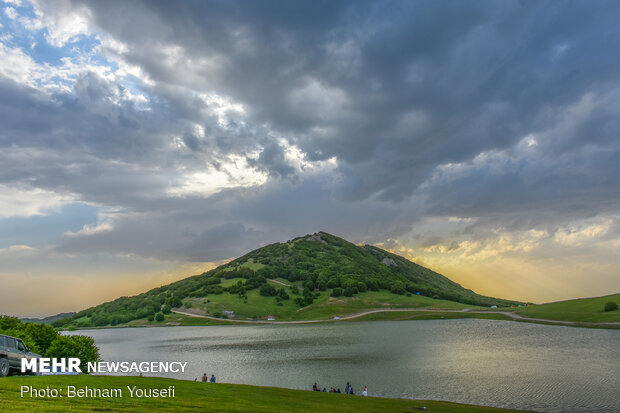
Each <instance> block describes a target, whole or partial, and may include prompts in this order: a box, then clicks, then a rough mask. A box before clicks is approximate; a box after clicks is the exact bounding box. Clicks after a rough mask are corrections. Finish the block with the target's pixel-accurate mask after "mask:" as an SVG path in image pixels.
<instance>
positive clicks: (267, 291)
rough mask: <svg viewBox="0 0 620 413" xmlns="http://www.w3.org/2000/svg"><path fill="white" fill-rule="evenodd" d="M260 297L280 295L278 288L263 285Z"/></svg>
mask: <svg viewBox="0 0 620 413" xmlns="http://www.w3.org/2000/svg"><path fill="white" fill-rule="evenodd" d="M259 291H260V295H262V296H263V297H273V296H275V295H277V294H278V292H277V291H276V288H275V287H274V286H273V285H271V284H263V285H261V287H260V290H259Z"/></svg>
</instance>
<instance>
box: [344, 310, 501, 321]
mask: <svg viewBox="0 0 620 413" xmlns="http://www.w3.org/2000/svg"><path fill="white" fill-rule="evenodd" d="M461 318H480V319H484V320H504V321H510V320H512V319H511V318H510V317H507V316H505V315H503V314H494V313H441V312H431V311H402V312H400V311H399V312H385V313H373V314H366V315H364V316H361V317H358V318H354V319H352V320H345V321H350V322H353V321H404V320H455V319H461Z"/></svg>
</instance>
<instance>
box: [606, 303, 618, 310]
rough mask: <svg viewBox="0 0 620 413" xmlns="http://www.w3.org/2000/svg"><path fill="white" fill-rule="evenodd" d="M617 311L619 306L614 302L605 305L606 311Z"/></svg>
mask: <svg viewBox="0 0 620 413" xmlns="http://www.w3.org/2000/svg"><path fill="white" fill-rule="evenodd" d="M617 309H618V304H616V303H614V302H613V301H610V302H608V303H605V311H616V310H617Z"/></svg>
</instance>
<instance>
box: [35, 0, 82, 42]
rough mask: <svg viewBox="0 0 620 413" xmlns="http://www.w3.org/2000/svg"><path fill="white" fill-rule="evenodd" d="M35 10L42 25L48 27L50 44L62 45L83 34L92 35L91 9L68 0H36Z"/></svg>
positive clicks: (46, 36)
mask: <svg viewBox="0 0 620 413" xmlns="http://www.w3.org/2000/svg"><path fill="white" fill-rule="evenodd" d="M34 7H35V12H36V14H37V16H38V19H37V20H39V21H40V23H37V25H39V24H40V25H41V26H43V27H46V28H47V33H46V35H45V38H46V40H47V42H48V43H49V44H51V45H52V46H55V47H62V46H64V45H65V44H67V43H71V42H73V41H75V40H77V38H78V37H79V36H81V35H86V36H88V35H90V34H91V30H90V28H89V25H88V22H89V19H90V14H91V13H90V10H89V9H88V8H87V7H85V6H77V5H73V4H71V2H69V1H66V0H59V1H56V2H54V3H53V4H50V3H48V2H41V1H34Z"/></svg>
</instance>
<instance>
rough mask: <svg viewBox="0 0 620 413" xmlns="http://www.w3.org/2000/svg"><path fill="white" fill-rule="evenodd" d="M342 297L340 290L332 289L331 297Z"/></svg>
mask: <svg viewBox="0 0 620 413" xmlns="http://www.w3.org/2000/svg"><path fill="white" fill-rule="evenodd" d="M341 295H342V288H334V290H333V291H332V297H340V296H341Z"/></svg>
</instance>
